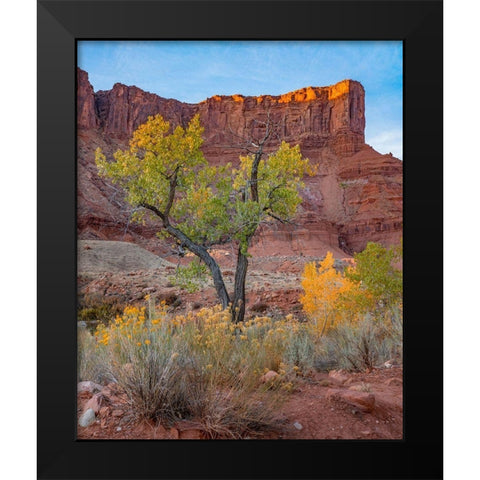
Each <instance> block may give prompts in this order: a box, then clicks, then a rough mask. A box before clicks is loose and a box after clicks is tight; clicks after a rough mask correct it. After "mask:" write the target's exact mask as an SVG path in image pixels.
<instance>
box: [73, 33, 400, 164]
mask: <svg viewBox="0 0 480 480" xmlns="http://www.w3.org/2000/svg"><path fill="white" fill-rule="evenodd" d="M402 56H403V51H402V43H401V42H393V41H383V42H373V41H372V42H370V41H368V42H366V41H363V42H338V41H330V42H323V41H303V42H302V41H147V42H145V41H143V42H137V41H135V42H133V41H79V42H78V65H79V67H80V68H82V69H83V70H86V71H87V72H88V74H89V79H90V82H91V83H92V85H93V88H94V90H95V91H98V90H109V89H111V88H112V86H113V85H114V84H115V83H117V82H120V83H124V84H126V85H136V86H137V87H139V88H141V89H143V90H145V91H148V92H151V93H156V94H157V95H160V96H161V97H165V98H175V99H177V100H181V101H183V102H189V103H197V102H200V101H202V100H205V99H206V98H208V97H211V96H212V95H215V94H217V95H232V94H235V93H239V94H242V95H262V94H270V95H280V94H282V93H286V92H290V91H292V90H296V89H299V88H302V87H307V86H315V87H323V86H327V85H332V84H334V83H337V82H339V81H340V80H343V79H346V78H349V79H352V80H358V81H359V82H361V83H362V85H363V86H364V88H365V104H366V106H365V116H366V130H365V137H366V142H367V143H368V144H370V145H372V146H373V147H374V148H375V149H376V150H378V151H379V152H381V153H388V152H392V153H393V154H394V155H395V156H397V157H399V158H402V88H403V69H402V61H403V59H402Z"/></svg>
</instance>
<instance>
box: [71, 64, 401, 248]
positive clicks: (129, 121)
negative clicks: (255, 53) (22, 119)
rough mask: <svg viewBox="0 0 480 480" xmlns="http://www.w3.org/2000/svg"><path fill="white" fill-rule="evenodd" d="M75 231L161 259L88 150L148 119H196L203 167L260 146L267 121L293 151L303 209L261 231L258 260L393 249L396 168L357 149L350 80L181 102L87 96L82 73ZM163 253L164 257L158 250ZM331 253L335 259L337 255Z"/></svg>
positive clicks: (116, 89)
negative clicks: (369, 247)
mask: <svg viewBox="0 0 480 480" xmlns="http://www.w3.org/2000/svg"><path fill="white" fill-rule="evenodd" d="M77 92H78V98H77V112H78V117H77V127H78V128H77V132H78V164H77V165H78V233H79V237H80V238H98V239H109V240H127V241H134V242H136V243H140V244H142V246H144V247H146V248H149V249H151V250H152V251H155V253H162V249H163V250H165V249H167V247H166V246H165V245H164V244H159V242H158V240H156V239H155V237H154V235H155V231H156V226H155V224H154V223H148V224H147V225H146V226H139V225H136V224H133V223H132V222H130V212H131V208H130V207H128V206H127V205H126V204H125V203H124V202H123V197H122V192H120V191H118V190H117V189H116V188H115V187H114V186H113V185H111V184H109V183H107V182H105V181H103V180H102V179H100V178H99V177H98V175H97V173H96V166H95V162H94V151H95V149H96V148H97V147H98V146H100V147H101V148H102V150H103V151H104V152H105V153H106V154H107V156H108V155H111V154H113V152H114V151H116V150H117V149H119V148H125V147H126V146H127V145H128V139H129V137H130V136H131V134H132V132H133V131H134V130H135V129H136V128H137V127H138V126H139V125H141V124H142V123H144V122H145V121H146V120H147V118H148V116H149V115H155V114H161V115H162V116H163V117H164V118H165V119H167V120H168V121H170V122H171V124H173V125H178V124H180V125H186V124H187V123H188V121H189V120H190V119H191V118H192V116H193V115H195V114H197V113H198V114H199V115H200V119H201V123H202V125H203V126H204V128H205V132H204V139H205V142H204V145H203V147H202V149H203V152H204V154H205V157H206V158H207V160H208V161H209V162H211V163H213V164H222V163H226V162H227V161H231V162H233V163H235V162H237V161H238V157H239V155H242V154H244V153H245V152H244V150H243V149H242V139H246V138H248V139H255V138H261V137H262V135H263V132H264V130H263V129H264V128H265V121H266V120H267V118H268V119H269V120H270V122H271V123H273V124H275V125H276V135H275V138H274V139H273V140H272V141H271V142H270V143H269V144H268V145H267V149H266V150H267V151H273V150H274V149H275V148H276V147H277V146H278V144H279V143H280V141H282V140H285V141H287V142H289V143H291V144H299V145H300V148H301V151H302V153H303V155H304V156H306V157H308V158H309V159H310V160H311V162H312V163H314V164H315V165H317V167H318V170H317V174H316V176H314V177H312V178H307V179H306V188H305V189H304V191H303V192H302V195H303V198H304V201H303V203H302V206H301V208H300V210H299V213H298V216H297V218H296V219H295V222H294V223H293V224H292V225H275V226H272V227H268V228H262V229H261V231H260V232H259V233H258V234H257V235H256V236H255V238H254V245H253V248H254V249H255V250H258V254H265V255H268V254H269V252H271V253H272V254H273V253H278V254H282V253H284V252H291V253H292V254H295V255H302V254H305V255H312V254H313V255H315V254H318V255H324V254H325V252H326V250H328V249H331V250H332V249H335V251H336V252H337V253H338V254H339V255H340V253H342V251H343V252H346V253H347V254H351V253H353V252H354V251H359V250H361V249H362V248H364V247H365V245H366V243H367V242H368V241H379V242H381V243H384V244H387V245H388V244H392V243H397V242H398V241H399V239H400V237H401V235H402V226H403V223H402V188H403V187H402V185H403V176H402V171H403V169H402V166H403V165H402V162H401V161H400V160H399V159H397V158H394V157H393V156H392V155H391V154H389V155H381V154H380V153H378V152H376V151H375V150H374V149H373V148H372V147H370V146H368V145H366V144H365V136H364V131H365V92H364V89H363V87H362V85H361V84H360V83H359V82H356V81H353V80H343V81H341V82H339V83H337V84H335V85H332V86H328V87H307V88H303V89H301V90H296V91H294V92H290V93H287V94H284V95H279V96H273V95H262V96H258V97H246V96H242V95H232V96H213V97H211V98H208V99H207V100H205V101H203V102H200V103H198V104H187V103H183V102H180V101H177V100H173V99H165V98H161V97H159V96H158V95H155V94H151V93H148V92H144V91H143V90H141V89H139V88H137V87H128V86H125V85H122V84H119V83H117V84H115V85H114V86H113V88H112V89H111V90H108V91H98V92H94V91H93V88H92V86H91V84H90V83H89V81H88V75H87V74H86V72H84V71H82V70H80V69H78V72H77ZM165 251H166V250H165ZM339 252H340V253H339Z"/></svg>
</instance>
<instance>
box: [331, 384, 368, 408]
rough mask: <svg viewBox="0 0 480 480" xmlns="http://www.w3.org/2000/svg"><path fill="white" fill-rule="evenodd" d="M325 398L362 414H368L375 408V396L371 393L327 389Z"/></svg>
mask: <svg viewBox="0 0 480 480" xmlns="http://www.w3.org/2000/svg"><path fill="white" fill-rule="evenodd" d="M326 398H327V399H329V400H331V401H334V402H338V403H343V404H345V405H348V406H352V407H354V408H356V409H358V410H360V411H362V412H364V413H370V412H372V411H373V409H374V408H375V395H374V394H373V393H367V392H356V391H353V390H337V389H329V391H328V392H327V394H326Z"/></svg>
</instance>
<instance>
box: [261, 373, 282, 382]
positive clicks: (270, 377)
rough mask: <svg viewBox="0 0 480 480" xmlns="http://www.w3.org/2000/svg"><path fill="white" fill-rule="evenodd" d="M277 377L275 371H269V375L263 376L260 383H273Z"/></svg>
mask: <svg viewBox="0 0 480 480" xmlns="http://www.w3.org/2000/svg"><path fill="white" fill-rule="evenodd" d="M277 377H278V373H277V372H275V371H273V370H269V371H268V372H267V373H265V374H264V375H262V376H261V377H260V382H261V383H270V382H273V381H274V380H275V379H276V378H277Z"/></svg>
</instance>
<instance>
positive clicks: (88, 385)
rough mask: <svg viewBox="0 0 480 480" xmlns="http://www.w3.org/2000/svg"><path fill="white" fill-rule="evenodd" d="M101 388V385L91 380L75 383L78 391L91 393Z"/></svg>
mask: <svg viewBox="0 0 480 480" xmlns="http://www.w3.org/2000/svg"><path fill="white" fill-rule="evenodd" d="M102 389H103V386H102V385H100V384H98V383H95V382H91V381H85V382H79V384H78V385H77V392H78V393H83V392H89V393H92V394H93V393H97V392H100V391H101V390H102Z"/></svg>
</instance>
